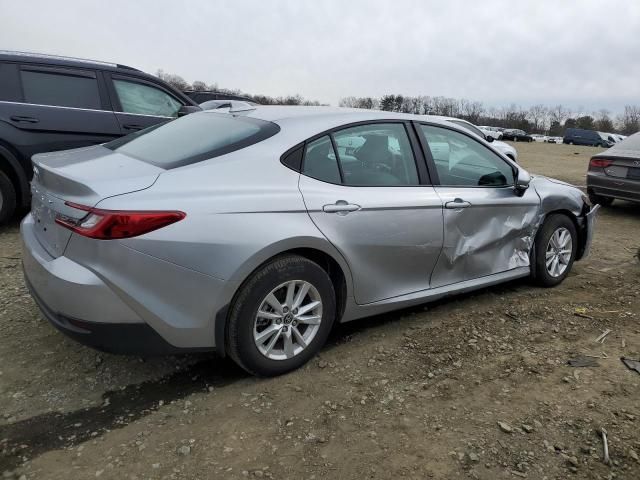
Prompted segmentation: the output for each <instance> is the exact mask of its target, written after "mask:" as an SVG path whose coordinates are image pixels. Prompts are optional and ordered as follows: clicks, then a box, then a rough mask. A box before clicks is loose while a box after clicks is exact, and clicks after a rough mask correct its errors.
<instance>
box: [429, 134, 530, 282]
mask: <svg viewBox="0 0 640 480" xmlns="http://www.w3.org/2000/svg"><path fill="white" fill-rule="evenodd" d="M418 133H419V135H420V138H421V139H422V141H423V144H424V146H425V153H426V155H427V161H428V162H429V165H430V173H431V178H432V180H433V183H434V186H435V191H436V193H437V194H438V196H439V197H440V199H441V201H442V203H443V206H444V209H443V212H444V245H443V248H442V254H441V255H440V257H439V258H438V261H437V264H436V266H435V268H434V271H433V275H432V277H431V286H432V287H441V286H445V285H451V284H454V283H458V282H463V281H466V280H472V279H475V278H479V277H484V276H487V275H492V274H495V273H501V272H505V271H507V270H511V269H514V268H517V267H523V266H528V265H529V250H530V248H531V245H532V241H533V236H534V234H535V231H536V228H537V221H538V205H539V203H540V199H539V197H538V195H537V193H536V192H535V190H534V189H533V188H530V189H528V190H527V191H526V192H525V193H524V194H523V195H522V196H518V195H516V193H515V191H514V184H515V177H516V168H515V166H513V165H512V164H510V163H509V162H508V161H507V160H505V159H503V158H502V157H500V155H498V154H497V153H495V152H494V151H493V150H491V149H490V148H488V147H487V146H485V145H484V144H482V143H481V142H479V141H478V140H476V139H475V138H472V137H471V136H469V135H466V134H465V133H462V132H458V131H456V130H452V129H449V128H446V127H442V126H435V125H428V124H420V125H419V126H418Z"/></svg>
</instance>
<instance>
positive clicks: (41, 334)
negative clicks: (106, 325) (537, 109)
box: [0, 143, 640, 479]
mask: <svg viewBox="0 0 640 480" xmlns="http://www.w3.org/2000/svg"><path fill="white" fill-rule="evenodd" d="M516 148H518V150H519V153H520V162H521V163H522V164H523V165H524V166H525V167H527V168H528V169H530V170H531V171H532V172H538V173H543V174H547V175H550V176H555V177H558V178H560V179H563V180H566V181H570V182H572V183H574V184H578V185H582V184H584V173H585V169H586V164H587V162H588V159H589V157H590V155H591V154H592V153H595V152H596V151H597V150H596V149H592V148H589V147H572V146H565V145H548V144H539V143H532V144H517V145H516ZM574 152H578V154H577V155H575V154H574ZM639 228H640V208H639V207H638V206H635V205H632V204H628V203H623V202H616V203H614V206H613V207H612V208H608V209H603V210H602V213H601V215H600V217H599V219H598V225H597V233H596V236H595V240H594V245H593V250H592V255H591V257H590V258H589V259H587V260H585V261H583V262H579V263H577V264H576V265H575V267H574V270H573V272H572V274H571V276H570V277H569V278H568V279H567V280H566V281H565V282H564V283H563V284H562V285H561V286H559V287H557V288H554V289H539V288H535V287H532V286H530V285H529V284H528V283H527V282H524V281H519V282H512V283H508V284H505V285H501V286H497V287H493V288H490V289H486V290H483V291H480V292H477V293H474V294H471V295H465V296H460V297H456V298H453V299H449V300H447V301H441V302H438V303H435V304H429V305H426V306H423V307H418V308H414V309H410V310H404V311H401V312H396V313H393V314H389V315H384V316H380V317H375V318H370V319H364V320H362V321H358V322H353V323H351V324H347V325H343V326H341V327H339V328H338V329H337V330H336V331H335V332H334V334H333V335H332V338H331V341H330V343H329V345H327V347H326V348H325V349H323V351H322V352H321V355H320V357H319V358H317V359H316V360H314V361H313V362H312V363H311V364H309V365H308V366H306V367H305V368H302V369H301V370H299V371H296V372H294V373H292V374H289V375H286V376H283V377H280V378H276V379H270V380H259V379H255V378H252V377H249V376H247V375H245V374H244V373H242V372H241V371H240V370H239V369H238V368H236V367H235V366H234V365H233V364H232V363H231V362H230V361H228V360H221V359H218V358H216V357H215V356H210V355H199V356H182V357H165V358H154V359H146V360H142V359H139V358H135V357H121V356H112V355H107V354H101V353H100V354H99V353H96V352H95V351H93V350H90V349H88V348H85V347H83V346H80V345H77V344H75V343H74V342H72V341H70V340H67V339H66V338H65V337H63V336H62V335H61V334H60V333H58V332H57V331H56V330H55V329H53V327H51V326H49V325H48V324H47V323H46V321H44V320H43V319H42V318H41V317H40V315H39V313H38V311H37V308H36V306H35V305H34V303H33V301H32V300H31V298H30V296H29V295H28V293H27V291H26V289H25V287H24V284H23V281H22V274H21V267H20V248H19V234H18V227H17V223H14V224H13V225H11V226H9V227H4V228H2V229H1V230H0V284H1V285H2V289H1V292H0V404H1V405H2V408H1V409H0V474H2V473H3V472H5V475H6V477H7V478H16V479H17V478H20V477H21V476H23V475H24V476H25V478H52V479H73V478H83V479H84V478H109V479H110V478H113V479H123V478H125V479H136V478H137V479H143V478H145V479H152V478H153V479H161V478H167V479H173V478H175V479H193V478H231V479H233V478H247V477H249V478H251V477H257V478H260V477H265V478H354V479H355V478H358V479H360V478H395V477H404V478H416V479H418V478H419V479H424V478H446V479H449V478H457V477H460V478H464V477H469V478H479V479H501V478H512V479H513V478H515V479H517V478H532V479H538V478H540V479H542V478H548V479H555V478H558V479H559V478H571V477H574V478H588V479H599V478H618V479H637V478H639V477H640V463H639V462H640V461H639V460H638V455H640V403H639V401H638V398H640V375H639V374H637V373H636V372H634V371H632V370H629V369H627V368H626V367H625V366H624V365H623V364H622V362H621V361H620V357H621V356H626V357H631V358H640V323H639V321H638V320H639V317H640V263H639V262H638V258H637V251H638V248H639V247H640V241H639V240H638V238H637V233H638V231H639ZM606 329H609V330H611V333H609V334H608V335H607V336H606V338H605V340H604V343H602V344H600V343H596V342H595V339H596V337H598V336H599V335H600V334H601V333H602V332H603V331H604V330H606ZM585 354H586V355H594V356H599V357H605V356H606V358H598V359H597V362H598V366H597V367H585V368H572V367H570V366H568V365H567V361H568V360H569V359H570V358H574V357H576V356H577V355H585ZM602 427H604V428H605V429H606V431H607V433H608V443H609V450H610V455H611V461H612V462H611V465H605V464H604V463H603V462H602V441H601V437H600V435H599V431H600V429H601V428H602Z"/></svg>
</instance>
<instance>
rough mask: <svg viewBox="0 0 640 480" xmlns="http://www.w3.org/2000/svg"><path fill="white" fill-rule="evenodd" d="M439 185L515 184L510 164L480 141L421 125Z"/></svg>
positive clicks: (453, 132)
mask: <svg viewBox="0 0 640 480" xmlns="http://www.w3.org/2000/svg"><path fill="white" fill-rule="evenodd" d="M420 129H421V130H422V133H423V134H424V137H425V139H426V142H427V146H428V147H429V150H430V151H431V157H432V158H433V161H434V163H435V167H436V171H437V172H438V177H439V178H440V184H441V185H446V186H460V187H504V186H508V185H513V184H514V183H515V176H514V171H513V168H512V167H511V165H509V164H508V163H507V162H506V161H505V160H503V159H502V158H500V157H499V156H498V155H497V154H496V153H495V152H493V151H491V150H490V149H489V148H487V147H485V146H484V145H482V144H481V143H480V142H477V141H475V140H474V139H472V138H470V137H468V136H466V135H464V134H462V133H460V132H456V131H454V130H449V129H447V128H442V127H433V126H430V125H420Z"/></svg>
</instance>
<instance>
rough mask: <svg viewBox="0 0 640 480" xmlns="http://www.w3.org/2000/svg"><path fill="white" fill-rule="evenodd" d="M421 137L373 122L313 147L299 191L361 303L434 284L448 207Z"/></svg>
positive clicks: (403, 127) (401, 125)
mask: <svg viewBox="0 0 640 480" xmlns="http://www.w3.org/2000/svg"><path fill="white" fill-rule="evenodd" d="M414 135H415V134H414V133H413V132H412V129H411V125H410V124H405V123H402V122H385V123H367V124H361V125H357V126H353V127H350V128H345V129H342V130H337V131H334V132H332V133H330V134H326V135H323V136H321V137H319V138H316V139H314V140H312V141H309V142H307V143H306V147H305V154H304V159H303V168H302V175H301V176H300V183H299V187H300V190H301V192H302V195H303V197H304V201H305V204H306V207H307V209H308V212H309V215H310V216H311V219H312V220H313V222H314V223H315V224H316V226H317V227H318V228H319V229H320V231H322V233H323V234H324V235H325V236H326V237H327V239H328V240H329V241H330V242H331V243H332V244H333V245H334V246H335V247H336V248H337V249H338V250H339V251H340V252H341V253H342V255H343V257H344V258H345V259H346V261H347V262H348V264H349V267H350V269H351V272H352V275H353V281H354V291H355V300H356V302H357V303H359V304H367V303H371V302H376V301H380V300H384V299H387V298H391V297H396V296H399V295H404V294H408V293H413V292H417V291H420V290H425V289H428V288H429V287H430V285H429V278H430V276H431V272H432V270H433V267H434V265H435V263H436V260H437V258H438V255H439V254H440V249H441V247H442V204H441V202H440V198H439V197H438V195H437V194H436V193H435V190H434V188H433V187H432V186H431V185H429V184H428V183H429V182H428V177H427V173H426V168H425V164H424V162H423V161H422V156H421V154H420V152H419V151H417V152H415V153H414V148H413V147H412V145H415V138H414ZM412 137H413V138H412ZM412 140H413V141H412ZM416 153H417V155H418V160H419V162H418V163H416ZM420 162H422V165H421V166H420Z"/></svg>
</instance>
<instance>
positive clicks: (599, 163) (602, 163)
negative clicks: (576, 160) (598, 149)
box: [589, 158, 613, 168]
mask: <svg viewBox="0 0 640 480" xmlns="http://www.w3.org/2000/svg"><path fill="white" fill-rule="evenodd" d="M612 163H613V160H609V159H607V158H592V159H591V161H590V162H589V166H590V167H595V168H607V167H608V166H610V165H611V164H612Z"/></svg>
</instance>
